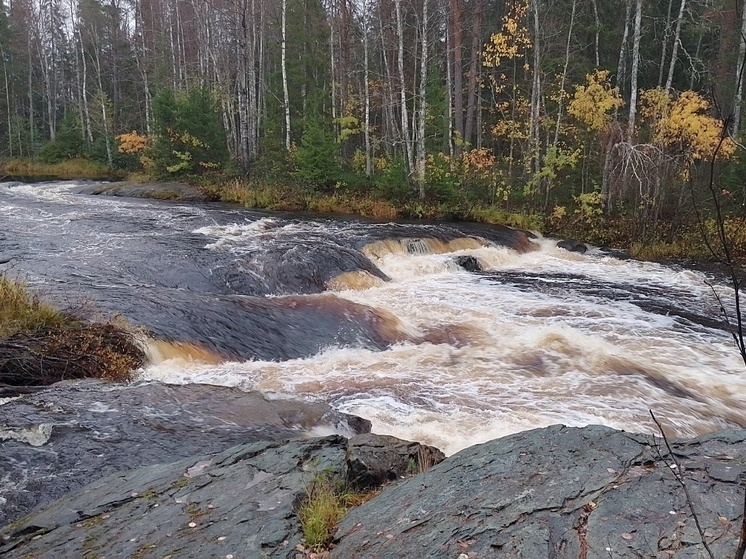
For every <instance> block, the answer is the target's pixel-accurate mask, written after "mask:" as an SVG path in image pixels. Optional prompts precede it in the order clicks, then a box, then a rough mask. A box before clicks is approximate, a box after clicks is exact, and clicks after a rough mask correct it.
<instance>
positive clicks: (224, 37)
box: [0, 0, 746, 232]
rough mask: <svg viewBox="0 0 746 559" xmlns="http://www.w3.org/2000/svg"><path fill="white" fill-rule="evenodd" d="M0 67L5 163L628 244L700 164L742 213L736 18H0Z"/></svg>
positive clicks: (436, 12)
mask: <svg viewBox="0 0 746 559" xmlns="http://www.w3.org/2000/svg"><path fill="white" fill-rule="evenodd" d="M0 57H1V58H2V76H1V77H0V79H2V82H1V83H2V85H3V87H2V95H0V111H2V113H4V116H5V118H3V119H2V124H0V150H1V153H2V154H3V155H4V156H5V157H11V158H12V157H42V158H45V159H47V160H50V161H51V160H60V159H64V158H72V157H87V158H90V159H94V160H98V161H101V162H103V163H105V164H106V165H109V166H112V167H117V166H119V167H127V168H132V169H134V168H143V167H144V168H145V169H146V170H148V171H151V172H153V173H155V174H160V175H173V176H181V175H185V174H192V175H194V174H209V173H214V172H217V171H220V170H226V169H232V170H233V172H237V173H242V174H246V175H248V176H254V177H260V178H278V177H279V178H282V177H284V178H285V179H286V180H288V181H294V182H297V183H298V184H300V185H303V186H304V187H306V188H310V189H339V188H347V189H370V188H374V189H376V191H377V192H378V193H380V194H382V195H385V196H387V197H389V198H394V199H405V198H413V199H417V198H419V199H422V200H435V201H444V202H450V203H467V204H475V203H479V204H487V205H493V206H498V207H504V208H515V207H521V208H529V209H531V210H533V211H538V212H543V213H544V214H545V215H547V216H549V218H550V219H558V220H559V219H563V217H565V216H566V215H567V214H568V212H570V213H572V214H577V215H578V216H579V219H588V220H590V219H593V216H594V215H595V214H597V213H600V212H606V213H610V214H613V213H627V214H632V215H634V216H635V218H636V221H637V223H639V224H640V227H641V229H642V230H644V229H646V228H648V227H650V226H651V224H656V223H657V222H658V221H659V220H662V219H664V218H665V220H666V221H667V222H671V221H676V220H678V219H680V218H681V217H682V216H683V215H685V214H686V212H688V211H690V209H691V208H690V205H689V200H690V198H691V193H692V192H695V191H696V188H693V187H692V185H693V184H695V183H696V182H697V177H698V176H699V175H700V174H701V173H702V168H703V167H704V166H705V164H708V163H710V162H712V160H713V158H715V159H717V161H716V162H715V163H716V164H717V165H719V166H720V165H722V173H723V174H722V180H723V184H724V185H725V188H723V192H724V193H727V196H728V197H729V199H731V200H733V201H734V202H736V203H743V202H744V201H746V189H745V188H744V187H743V185H742V184H741V183H740V181H739V179H738V177H739V170H740V168H741V166H742V164H741V163H740V159H741V153H740V150H739V149H738V147H739V143H738V138H739V135H740V133H741V128H742V122H741V121H742V116H741V112H742V105H743V78H744V76H743V68H744V59H746V3H741V2H738V1H736V0H608V1H604V2H600V1H598V0H500V1H495V0H0ZM719 176H720V175H719ZM695 194H696V192H695ZM643 232H644V231H643Z"/></svg>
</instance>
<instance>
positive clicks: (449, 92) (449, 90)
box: [445, 16, 455, 158]
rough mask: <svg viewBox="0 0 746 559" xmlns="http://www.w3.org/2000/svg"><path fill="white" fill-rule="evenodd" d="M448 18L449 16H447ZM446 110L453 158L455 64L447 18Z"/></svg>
mask: <svg viewBox="0 0 746 559" xmlns="http://www.w3.org/2000/svg"><path fill="white" fill-rule="evenodd" d="M446 18H447V16H446ZM445 29H446V92H445V93H446V111H447V115H446V117H447V118H448V138H447V141H448V155H450V157H451V158H453V156H454V154H455V151H454V146H453V135H454V129H453V66H451V57H450V54H449V53H450V52H451V40H452V39H451V32H450V30H449V27H448V20H447V19H446V26H445Z"/></svg>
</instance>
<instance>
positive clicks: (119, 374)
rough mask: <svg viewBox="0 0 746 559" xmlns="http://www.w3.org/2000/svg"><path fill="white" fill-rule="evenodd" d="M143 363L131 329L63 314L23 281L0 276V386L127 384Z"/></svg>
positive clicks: (110, 322)
mask: <svg viewBox="0 0 746 559" xmlns="http://www.w3.org/2000/svg"><path fill="white" fill-rule="evenodd" d="M143 359H144V353H143V351H142V349H141V348H140V347H139V345H138V344H137V342H136V341H135V335H134V333H133V330H132V328H131V327H129V326H127V325H126V324H123V323H122V322H121V321H120V322H117V321H113V320H112V321H109V322H88V321H85V320H83V319H82V318H78V317H77V316H74V315H72V314H69V313H63V312H61V311H59V310H57V309H56V308H54V307H53V306H52V305H50V304H48V303H46V302H44V301H42V300H41V299H40V298H39V297H38V296H37V295H35V294H33V293H32V292H31V291H29V289H28V288H27V286H26V285H25V284H23V283H22V282H18V281H15V280H12V279H9V278H7V277H4V276H0V384H4V385H9V386H46V385H49V384H53V383H55V382H57V381H60V380H64V379H80V378H100V379H104V380H110V381H128V380H131V378H132V375H133V372H134V371H135V370H136V369H137V368H138V367H140V366H141V365H142V363H143Z"/></svg>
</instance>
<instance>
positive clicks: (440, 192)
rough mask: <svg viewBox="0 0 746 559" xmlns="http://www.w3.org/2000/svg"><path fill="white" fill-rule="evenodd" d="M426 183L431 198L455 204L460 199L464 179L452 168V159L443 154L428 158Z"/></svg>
mask: <svg viewBox="0 0 746 559" xmlns="http://www.w3.org/2000/svg"><path fill="white" fill-rule="evenodd" d="M426 169H427V172H426V179H425V180H426V182H427V186H428V193H429V194H430V196H431V197H432V198H433V199H435V200H438V201H440V202H455V201H457V200H458V199H459V198H460V194H461V192H460V190H461V184H462V180H463V177H462V176H461V174H460V173H458V172H456V171H455V170H454V169H453V168H452V162H451V159H450V157H448V156H447V155H445V154H443V153H437V154H435V155H430V156H428V158H427V168H426Z"/></svg>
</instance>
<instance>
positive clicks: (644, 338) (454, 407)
mask: <svg viewBox="0 0 746 559" xmlns="http://www.w3.org/2000/svg"><path fill="white" fill-rule="evenodd" d="M80 186H81V183H75V182H64V183H49V184H42V185H33V186H28V185H23V184H14V185H10V186H5V187H3V188H2V189H0V196H1V198H0V213H1V214H2V216H3V222H4V225H6V230H5V231H4V233H5V239H4V243H5V245H4V246H5V247H9V248H5V249H4V250H11V251H15V252H11V255H13V256H17V259H15V260H14V261H13V262H14V265H15V266H17V267H16V268H14V270H17V271H18V272H19V273H21V272H23V273H25V274H27V276H28V279H29V283H32V284H36V282H38V283H40V284H43V285H46V286H51V287H56V284H55V283H54V282H57V281H59V282H60V283H61V284H62V288H60V289H58V290H56V293H60V292H62V293H63V294H64V295H67V294H68V293H72V294H73V295H75V294H79V293H80V294H85V295H90V294H93V295H96V296H98V301H99V302H110V301H111V302H112V304H111V308H113V309H116V310H121V312H122V313H123V314H125V315H126V314H127V312H128V311H132V309H133V308H134V307H135V306H136V304H138V303H141V305H140V307H138V309H140V311H141V312H142V313H143V314H142V315H141V316H145V317H151V318H152V320H153V324H155V325H157V324H158V321H160V320H175V321H176V323H177V325H178V324H182V323H183V322H181V323H180V322H178V321H179V320H181V321H190V322H198V321H200V320H203V319H204V318H205V317H206V316H207V310H209V309H210V308H211V307H209V305H211V304H212V303H211V301H212V299H211V295H209V293H207V292H206V291H204V290H206V289H213V290H214V291H213V293H215V292H217V291H218V290H219V289H223V288H224V285H225V283H226V282H225V281H223V283H220V282H216V281H213V276H212V274H215V273H216V270H217V266H223V267H225V268H226V269H229V271H230V272H231V274H232V275H231V274H227V275H225V277H226V278H228V279H231V280H232V279H233V278H234V276H240V275H241V274H246V273H247V272H246V271H245V270H246V269H247V268H246V267H243V268H242V267H240V265H243V264H244V263H251V262H253V261H254V256H256V255H261V254H265V255H266V254H269V255H270V256H269V258H265V260H260V261H261V262H265V261H266V262H269V263H271V261H272V260H271V259H272V258H275V255H276V259H282V258H285V257H286V256H291V257H292V258H295V259H296V260H290V261H288V262H289V264H288V267H285V268H283V267H278V271H277V273H279V274H287V275H288V276H290V277H291V279H294V276H293V275H292V274H293V273H294V272H296V268H297V270H299V272H298V273H299V274H300V273H301V272H303V274H306V275H305V276H304V275H302V274H301V275H300V276H299V278H298V283H299V285H300V284H301V283H302V282H303V281H307V280H308V278H311V279H314V280H318V282H319V284H320V285H321V286H322V288H323V287H324V286H326V287H327V288H328V289H330V290H333V291H334V294H331V295H322V296H317V297H327V298H329V299H328V300H327V299H325V300H324V301H325V302H327V303H329V304H328V305H327V306H329V307H334V308H337V309H338V310H339V312H338V313H337V314H333V316H334V317H337V316H338V315H340V313H342V314H344V313H343V311H344V309H345V308H347V307H348V306H350V302H352V303H356V304H357V305H360V306H359V307H355V308H357V309H358V311H359V312H360V313H362V314H364V315H365V316H369V317H374V318H375V320H374V322H375V323H376V324H379V323H385V324H391V325H393V326H392V328H394V329H396V330H397V332H399V333H401V335H400V336H394V335H393V334H394V333H393V332H387V335H389V337H390V338H391V339H393V340H397V341H398V342H399V343H397V344H396V345H394V346H392V347H389V348H387V349H384V350H383V351H375V350H373V349H361V348H359V347H357V348H352V347H347V348H339V347H332V348H327V349H324V350H323V351H321V352H320V353H319V354H317V355H313V356H311V357H306V358H303V359H291V360H288V361H282V362H279V361H261V360H254V361H246V362H232V363H225V362H220V361H221V358H222V357H221V355H218V354H215V353H213V352H212V351H210V350H207V349H205V348H203V347H202V346H201V345H199V344H200V343H204V342H207V341H209V339H191V338H187V339H186V340H185V341H189V342H195V343H196V344H198V345H194V346H190V345H188V344H187V345H184V344H180V342H175V343H171V344H165V343H162V344H160V345H159V346H158V345H157V344H156V346H155V347H156V349H157V350H158V351H153V352H152V355H151V357H152V358H153V361H154V364H153V365H151V366H149V367H147V368H146V369H145V370H144V371H143V372H142V376H143V378H146V379H157V380H162V381H165V382H171V383H195V382H199V383H212V384H220V385H230V386H239V387H241V388H245V389H247V390H249V389H251V390H260V391H263V392H265V393H268V394H272V395H275V396H277V397H299V398H305V399H310V400H316V401H324V402H328V403H330V404H331V405H332V406H334V407H335V408H337V409H339V410H341V411H345V412H349V413H353V414H357V415H360V416H362V417H365V418H367V419H370V420H371V421H372V422H373V428H374V431H375V432H379V433H390V434H393V435H396V436H399V437H402V438H407V439H416V440H421V441H425V442H429V443H432V444H434V445H436V446H439V447H441V448H442V449H444V450H445V451H447V452H448V453H452V452H455V451H457V450H459V449H461V448H464V447H466V446H469V445H471V444H474V443H478V442H482V441H486V440H488V439H492V438H495V437H498V436H502V435H505V434H508V433H512V432H516V431H520V430H524V429H529V428H533V427H540V426H545V425H549V424H553V423H564V424H568V425H585V424H590V423H602V424H606V425H610V426H612V427H617V428H623V429H627V430H630V431H645V432H655V431H656V428H655V425H654V424H653V423H652V420H651V419H650V416H649V410H650V409H652V410H653V411H655V413H656V415H657V417H658V418H659V419H661V420H663V421H664V423H665V424H666V425H668V426H670V430H671V432H672V433H676V434H679V435H692V434H696V433H703V432H708V431H712V430H715V429H717V428H719V427H723V426H733V425H739V424H740V425H744V424H746V375H744V374H743V370H744V365H743V363H742V362H741V361H740V359H739V356H738V353H737V351H736V350H735V349H734V348H733V347H732V341H731V338H730V335H729V334H728V333H727V332H726V331H724V330H723V329H718V328H717V326H718V325H717V321H718V317H717V310H718V306H717V301H716V299H715V297H714V295H713V293H712V288H711V287H710V286H709V285H708V284H707V283H706V280H707V278H706V277H705V275H703V274H701V273H699V272H693V271H687V270H681V269H675V268H670V267H666V266H661V265H658V264H652V263H645V262H636V261H624V260H618V259H615V258H613V257H611V256H608V255H605V254H603V253H602V252H601V251H598V250H595V249H591V250H590V251H589V252H588V253H586V254H577V253H571V252H567V251H565V250H562V249H558V248H556V246H555V242H554V241H552V240H550V239H541V238H540V239H537V240H536V241H535V244H536V245H537V246H538V247H539V250H535V251H529V252H526V253H519V252H517V251H514V250H510V249H507V248H501V247H497V246H493V245H491V244H490V243H489V242H486V241H485V240H484V239H483V238H482V237H481V236H480V234H479V231H478V230H477V229H475V228H472V229H470V231H471V233H463V235H462V236H461V237H459V235H458V231H456V232H455V233H454V231H455V228H454V227H451V228H450V229H448V230H447V231H446V230H445V228H440V229H439V226H437V225H432V226H429V225H427V226H426V225H417V226H410V225H407V224H399V225H391V224H380V225H377V224H368V223H355V222H344V221H340V222H335V221H322V220H317V221H313V220H304V219H290V218H287V219H283V218H281V217H275V216H273V217H267V216H260V215H256V214H251V213H249V212H244V211H243V210H226V209H215V210H211V209H204V208H203V207H200V206H199V205H194V206H181V205H176V204H164V203H159V202H153V201H144V200H122V199H115V198H103V197H99V196H96V197H92V196H91V197H86V196H75V195H73V194H72V193H73V192H75V191H76V189H77V188H79V187H80ZM42 241H43V243H42ZM276 242H281V243H283V250H278V251H275V252H271V253H267V252H264V253H263V252H262V251H265V249H266V248H267V247H269V246H271V245H272V244H273V243H276ZM14 246H17V247H18V248H13V247H14ZM284 247H289V248H288V250H285V248H284ZM523 248H526V247H523ZM529 248H531V247H529ZM338 249H339V250H338ZM312 250H314V251H315V252H311V251H312ZM335 251H336V252H335ZM342 251H347V252H342ZM361 252H362V254H365V255H367V258H368V259H370V261H371V262H372V264H373V265H374V266H375V268H373V267H371V268H369V269H367V270H365V269H362V267H360V266H359V265H358V264H359V261H360V260H363V261H365V262H366V263H367V260H365V259H366V256H363V255H362V254H361ZM298 253H299V254H298ZM352 253H354V254H355V255H357V257H359V259H360V260H355V259H354V258H352V257H349V256H350V254H352ZM308 254H312V256H313V258H316V259H318V258H328V259H331V257H330V255H334V254H336V255H338V256H339V255H344V256H345V258H341V257H339V258H338V262H339V263H340V264H339V265H338V266H337V267H336V268H333V269H332V272H333V273H330V274H329V275H327V276H323V277H320V278H319V277H316V276H318V275H319V274H318V273H317V272H319V270H322V271H323V266H321V267H315V266H307V267H306V268H303V267H302V266H299V267H296V266H295V262H296V261H297V262H298V263H299V264H301V265H305V264H308V262H307V260H308V256H307V255H308ZM466 255H468V256H472V257H474V258H476V259H477V260H478V261H479V263H480V265H481V267H482V269H483V272H479V273H469V272H466V271H464V270H463V269H462V268H460V267H459V266H458V265H457V263H456V260H455V257H457V256H466ZM348 257H349V258H348ZM304 258H305V260H304ZM16 262H17V264H16ZM283 262H284V260H283ZM347 263H351V264H350V265H347ZM237 264H238V265H239V266H238V267H235V266H236V265H237ZM322 264H323V263H322ZM342 264H344V265H342ZM231 266H234V268H235V269H234V268H231ZM329 269H330V268H328V267H327V268H326V270H329ZM252 270H253V268H252ZM379 270H380V271H381V272H382V274H381V276H383V275H384V274H385V276H387V277H388V278H390V280H391V281H386V278H385V277H378V275H377V272H378V271H379ZM261 271H262V270H261V269H260V270H259V271H254V272H252V273H260V272H261ZM221 277H223V276H221ZM182 280H183V281H182ZM221 281H222V280H221ZM238 284H239V286H240V282H238ZM288 285H295V283H292V282H291V283H290V284H288ZM715 290H716V292H717V293H718V294H720V296H721V297H722V298H723V300H724V301H726V303H728V302H730V301H732V290H729V289H728V288H727V286H717V285H716V286H715ZM239 293H240V292H239ZM273 293H277V292H276V291H275V292H273ZM175 295H179V297H181V298H182V299H191V298H193V299H194V312H193V313H192V312H189V313H184V314H174V315H173V316H174V317H176V318H171V316H172V315H169V314H168V313H160V309H161V308H168V305H169V301H172V300H174V296H175ZM292 295H293V297H294V298H292V297H291V299H292V301H293V302H294V303H293V304H299V303H300V302H302V301H304V300H305V299H304V297H307V296H304V295H297V292H293V294H292ZM231 296H232V297H234V298H235V297H236V296H235V295H231ZM148 297H152V302H151V300H150V299H147V298H148ZM335 298H339V299H335ZM139 299H143V300H142V301H140V300H139ZM340 299H342V300H343V301H341V302H343V303H345V305H333V304H332V303H333V302H334V301H336V302H340ZM179 300H181V299H179ZM261 300H262V301H266V300H263V299H261ZM189 303H190V304H191V300H190V302H189ZM107 308H108V307H107ZM152 308H155V311H152V310H151V309H152ZM218 308H220V309H222V308H223V307H218ZM226 308H231V309H234V310H235V311H236V312H237V313H238V311H241V310H242V308H239V306H235V305H234V306H231V307H226ZM252 308H256V306H253V307H252V306H251V305H249V306H247V307H246V309H248V310H244V311H243V312H251V309H252ZM364 309H373V311H372V312H370V313H367V312H363V311H364ZM188 310H191V309H188ZM281 310H283V312H284V308H283V309H281ZM149 312H150V313H152V314H148V313H149ZM345 312H346V311H345ZM283 316H285V315H283ZM314 316H315V315H314ZM329 316H331V315H329ZM230 318H231V319H232V320H236V321H237V320H241V315H239V314H237V316H235V317H233V316H231V317H230ZM699 319H701V320H699ZM705 319H706V320H705ZM371 320H373V319H371ZM708 320H709V322H708ZM145 322H146V323H147V321H145ZM220 324H223V323H219V321H216V322H215V327H216V328H217V327H219V325H220ZM225 324H227V326H225ZM283 324H284V323H283ZM312 324H313V323H312ZM342 324H344V323H342ZM210 326H211V325H210V324H206V328H205V329H204V330H202V329H198V330H196V331H199V332H206V333H207V335H208V337H209V334H210V331H209V328H210ZM233 326H234V324H233V323H232V322H230V321H226V322H225V323H224V326H223V327H229V328H232V327H233ZM344 327H345V328H346V327H347V326H344ZM283 328H285V326H283ZM288 328H289V331H288V332H287V333H288V335H289V336H296V335H297V336H298V337H299V338H302V337H303V336H304V334H306V333H304V332H300V331H297V332H296V331H295V330H293V327H292V326H290V327H288ZM295 328H296V329H297V328H298V327H297V326H296V327H295ZM184 331H188V330H187V329H186V328H184ZM217 334H219V333H217ZM354 335H356V334H353V337H354ZM175 339H180V338H178V336H177V337H175ZM346 339H347V338H346ZM324 341H326V340H324ZM330 343H331V342H330ZM321 345H323V344H321ZM304 355H307V353H306V354H304Z"/></svg>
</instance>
